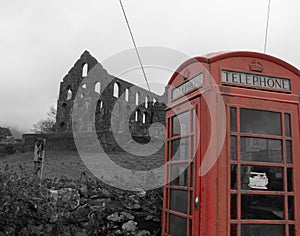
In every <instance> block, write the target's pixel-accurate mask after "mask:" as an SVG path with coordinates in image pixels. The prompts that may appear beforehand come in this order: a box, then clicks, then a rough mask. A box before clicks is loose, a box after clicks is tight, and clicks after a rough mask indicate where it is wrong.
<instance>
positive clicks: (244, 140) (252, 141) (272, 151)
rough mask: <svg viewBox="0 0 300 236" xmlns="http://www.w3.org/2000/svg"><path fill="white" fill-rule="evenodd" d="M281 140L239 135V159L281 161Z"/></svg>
mask: <svg viewBox="0 0 300 236" xmlns="http://www.w3.org/2000/svg"><path fill="white" fill-rule="evenodd" d="M281 144H282V141H281V140H275V139H265V138H249V137H241V160H242V161H257V162H275V163H281V162H282V151H281V150H282V148H281V146H282V145H281Z"/></svg>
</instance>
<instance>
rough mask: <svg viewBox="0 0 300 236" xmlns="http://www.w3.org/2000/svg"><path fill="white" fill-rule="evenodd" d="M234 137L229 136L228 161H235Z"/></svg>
mask: <svg viewBox="0 0 300 236" xmlns="http://www.w3.org/2000/svg"><path fill="white" fill-rule="evenodd" d="M236 140H237V138H236V136H231V141H230V160H236Z"/></svg>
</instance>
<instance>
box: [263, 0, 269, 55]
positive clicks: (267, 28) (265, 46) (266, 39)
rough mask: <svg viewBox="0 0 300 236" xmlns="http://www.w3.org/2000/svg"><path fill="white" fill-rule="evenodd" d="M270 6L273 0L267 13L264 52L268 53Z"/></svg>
mask: <svg viewBox="0 0 300 236" xmlns="http://www.w3.org/2000/svg"><path fill="white" fill-rule="evenodd" d="M270 6H271V0H269V4H268V15H267V26H266V34H265V45H264V53H266V51H267V43H268V30H269V20H270Z"/></svg>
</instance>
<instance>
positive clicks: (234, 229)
mask: <svg viewBox="0 0 300 236" xmlns="http://www.w3.org/2000/svg"><path fill="white" fill-rule="evenodd" d="M236 235H237V225H230V236H236Z"/></svg>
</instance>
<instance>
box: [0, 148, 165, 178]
mask: <svg viewBox="0 0 300 236" xmlns="http://www.w3.org/2000/svg"><path fill="white" fill-rule="evenodd" d="M96 155H97V156H99V157H101V155H103V154H101V153H97V154H96ZM109 157H110V159H111V160H112V161H114V162H115V163H117V164H118V165H120V166H122V167H124V168H127V169H132V170H146V169H153V168H157V167H159V166H161V165H162V164H163V152H162V151H160V152H158V153H156V154H154V155H151V156H148V157H139V156H133V155H130V154H128V153H125V152H124V153H110V154H109ZM32 169H33V152H26V153H20V152H17V153H15V154H12V155H7V156H5V157H1V158H0V172H1V171H4V170H6V171H7V170H8V171H11V172H20V171H22V170H24V171H26V172H30V171H32ZM82 172H85V173H86V174H87V176H89V177H93V175H92V173H91V172H90V171H89V170H88V168H87V167H86V166H85V164H84V162H83V161H82V160H81V158H80V156H79V154H78V153H77V152H75V151H73V152H70V151H68V152H67V151H65V152H59V151H46V152H45V161H44V172H43V176H44V178H55V177H61V176H65V177H67V178H70V179H78V178H80V175H81V173H82Z"/></svg>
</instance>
